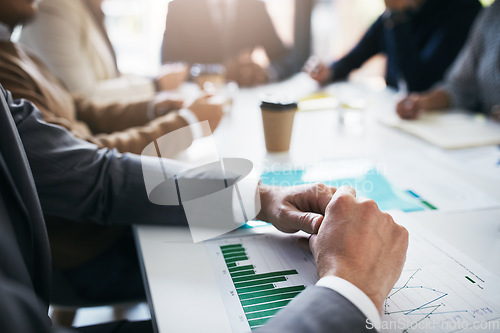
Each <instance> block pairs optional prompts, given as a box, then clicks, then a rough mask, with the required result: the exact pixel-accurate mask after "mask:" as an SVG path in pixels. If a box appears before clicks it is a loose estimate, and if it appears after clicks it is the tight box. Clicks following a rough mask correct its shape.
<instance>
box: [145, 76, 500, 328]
mask: <svg viewBox="0 0 500 333" xmlns="http://www.w3.org/2000/svg"><path fill="white" fill-rule="evenodd" d="M317 89H318V87H317V85H316V83H315V82H313V81H312V80H311V79H309V78H308V77H307V76H306V75H305V74H298V75H296V76H295V77H293V78H291V79H289V80H287V81H285V82H282V83H278V84H271V85H267V86H264V87H259V88H250V89H241V90H240V91H239V92H238V93H237V94H236V96H235V99H234V104H233V108H232V110H231V112H230V113H229V114H228V115H226V116H225V117H224V119H223V121H222V122H221V124H220V125H219V128H218V129H217V130H216V131H215V133H214V137H215V141H216V144H217V150H218V152H219V155H220V156H221V157H243V158H247V159H249V160H251V161H252V162H253V163H254V166H255V167H256V168H258V169H265V168H268V167H269V166H271V165H294V164H297V163H299V164H300V163H305V162H307V163H311V162H318V163H319V162H321V161H327V160H329V159H337V160H338V159H349V158H360V157H365V156H368V157H370V156H377V155H378V154H386V153H391V152H401V151H407V152H414V153H415V156H419V155H418V154H421V153H423V154H426V155H431V156H438V157H443V160H442V167H443V168H445V169H446V170H447V171H448V172H449V173H451V174H453V175H454V176H456V177H458V178H460V179H461V180H464V181H466V182H468V183H469V184H472V185H473V186H474V187H476V188H477V189H480V190H481V191H482V192H484V193H485V194H486V195H488V196H490V197H491V198H493V199H495V200H499V201H500V178H499V177H496V178H495V177H488V176H487V175H486V173H485V174H482V173H481V170H467V168H466V167H464V166H461V165H457V164H456V163H455V164H453V163H448V162H447V161H451V160H449V159H448V155H449V154H450V152H448V151H446V150H443V149H440V148H438V147H435V146H433V145H431V144H429V143H427V142H425V141H423V140H421V139H418V138H416V137H413V136H412V135H409V134H406V133H403V132H401V131H399V130H396V129H391V128H389V127H386V126H384V125H382V124H380V123H379V122H378V121H377V120H376V117H375V115H376V114H377V113H378V112H392V110H394V105H395V101H396V96H395V94H394V93H393V92H391V91H388V90H385V89H384V88H383V87H380V85H376V84H375V85H374V84H367V83H348V84H347V83H342V84H336V85H333V86H331V87H329V88H328V89H329V91H331V92H333V93H334V94H335V95H337V96H338V97H339V98H342V96H346V95H349V96H351V97H354V98H356V97H359V98H361V99H363V101H364V102H365V104H366V107H365V108H364V109H363V111H362V112H361V120H360V119H359V118H356V117H358V116H359V114H356V112H353V113H352V114H350V116H352V119H351V120H352V122H350V120H349V114H348V115H347V116H346V118H345V121H344V124H340V123H339V110H338V108H337V109H325V110H316V111H304V112H298V113H297V114H296V118H295V123H294V128H293V136H292V142H291V147H290V151H289V152H288V153H280V154H269V153H267V152H266V149H265V145H264V135H263V130H262V119H261V115H260V109H259V100H260V96H261V95H262V94H264V93H281V94H286V95H291V96H294V97H296V98H301V97H304V96H307V95H309V94H310V93H312V92H314V91H316V90H317ZM198 153H199V151H198ZM416 158H417V157H416ZM437 161H438V163H441V162H439V161H441V160H440V159H439V158H438V159H437ZM409 176H411V175H409ZM411 215H412V218H413V220H415V221H416V222H418V223H420V224H422V225H424V226H426V227H427V228H428V229H430V230H431V231H432V232H434V233H436V234H438V235H439V236H440V237H441V238H443V239H444V240H445V241H447V242H448V243H450V244H451V245H453V246H455V247H457V248H458V249H460V250H461V251H462V252H464V253H465V254H466V255H467V256H469V257H470V258H471V259H472V260H474V261H475V262H477V263H478V264H480V265H482V266H483V267H485V268H487V269H488V270H490V271H491V272H493V273H494V274H496V275H497V276H500V208H494V209H482V210H477V211H462V212H454V213H451V212H440V211H424V212H415V213H412V214H411ZM135 231H136V240H137V242H138V244H137V245H138V248H139V250H140V256H141V258H142V261H143V262H142V264H143V265H144V268H145V270H144V273H145V276H146V279H147V281H148V293H149V297H150V298H149V302H150V307H151V310H152V311H151V312H152V314H153V315H152V317H153V320H154V321H155V323H156V325H157V328H158V331H159V332H162V333H164V332H168V331H175V327H181V326H178V325H181V323H182V322H185V323H187V324H186V325H187V326H182V327H184V328H188V327H192V328H193V329H196V327H199V328H201V327H205V328H207V326H197V325H199V323H200V322H203V321H206V322H210V321H211V320H212V321H215V320H217V318H218V317H217V315H215V314H214V313H215V312H216V311H221V302H220V297H219V296H218V295H217V294H216V293H214V291H207V290H205V291H203V290H202V289H203V288H202V287H203V285H202V283H203V282H202V281H200V280H199V279H196V277H193V281H178V280H176V279H181V278H182V277H185V273H179V274H175V273H173V272H171V271H168V270H165V269H163V268H162V267H165V265H164V263H165V261H168V260H179V258H178V256H179V255H178V254H165V253H162V251H161V247H159V245H158V244H161V243H162V242H165V241H167V240H169V241H179V242H180V241H181V240H184V241H185V240H186V239H188V238H189V233H188V232H187V230H179V229H178V228H169V227H158V226H138V227H136V228H135ZM192 274H193V276H196V270H193V271H192ZM176 283H184V285H185V284H186V283H192V284H193V288H198V289H200V290H199V292H200V295H203V297H207V298H210V297H214V299H217V301H216V302H214V306H213V309H211V310H210V311H212V313H210V311H208V312H207V313H204V314H197V316H194V317H193V316H191V317H187V316H185V315H183V313H184V312H186V311H188V310H189V307H190V302H191V303H192V302H194V301H195V300H189V299H183V300H181V299H179V301H178V304H179V307H178V308H177V309H172V308H171V307H170V308H169V309H166V308H165V307H164V306H165V304H164V303H163V301H164V299H165V298H166V297H171V296H172V295H169V294H168V293H171V292H172V290H175V287H173V286H175V285H176ZM167 285H168V287H167ZM216 303H217V304H216ZM184 307H185V308H184ZM189 318H191V322H189ZM220 318H222V317H220ZM172 321H173V322H177V323H172ZM190 325H191V326H190ZM207 325H209V324H207ZM208 327H209V326H208ZM186 331H188V330H186Z"/></svg>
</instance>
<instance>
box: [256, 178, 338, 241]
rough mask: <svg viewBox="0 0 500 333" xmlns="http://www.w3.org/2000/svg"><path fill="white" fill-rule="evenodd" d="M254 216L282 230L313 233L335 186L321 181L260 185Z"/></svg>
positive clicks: (321, 219)
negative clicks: (257, 208) (285, 184)
mask: <svg viewBox="0 0 500 333" xmlns="http://www.w3.org/2000/svg"><path fill="white" fill-rule="evenodd" d="M259 191H260V201H261V206H262V209H261V211H260V213H259V215H258V216H257V218H258V219H260V220H263V221H267V222H270V223H272V224H273V225H274V226H275V227H276V228H277V229H279V230H281V231H283V232H290V233H292V232H297V231H299V230H302V231H305V232H307V233H310V234H312V233H316V232H317V231H318V228H319V226H320V225H321V222H322V221H323V215H324V214H325V209H326V206H327V205H328V202H330V199H331V198H332V195H333V194H334V193H335V188H334V187H330V186H326V185H324V184H314V185H300V186H293V187H277V186H260V188H259Z"/></svg>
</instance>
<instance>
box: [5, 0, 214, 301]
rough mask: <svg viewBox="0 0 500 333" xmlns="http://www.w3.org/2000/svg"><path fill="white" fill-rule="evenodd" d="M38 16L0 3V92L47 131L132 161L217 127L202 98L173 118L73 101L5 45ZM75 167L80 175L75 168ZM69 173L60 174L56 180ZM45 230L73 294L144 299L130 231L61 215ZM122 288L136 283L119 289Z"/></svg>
mask: <svg viewBox="0 0 500 333" xmlns="http://www.w3.org/2000/svg"><path fill="white" fill-rule="evenodd" d="M77 1H79V0H77ZM69 2H73V1H69ZM36 11H37V2H36V1H35V0H0V84H1V85H3V87H4V88H6V89H9V90H10V91H11V92H12V95H13V97H14V98H16V99H25V100H29V101H31V102H33V103H34V104H35V105H36V106H37V107H38V109H40V111H41V113H42V115H43V117H44V120H45V121H47V122H48V123H52V124H55V125H60V126H62V127H65V128H66V129H68V130H69V131H70V132H72V134H73V135H74V136H76V137H77V138H79V139H83V140H86V141H88V142H91V143H94V144H96V145H97V147H99V148H116V149H117V150H118V151H120V152H122V153H124V152H133V153H138V154H140V153H141V152H142V150H143V149H144V148H145V147H146V146H147V145H148V144H149V143H151V142H152V141H154V140H156V139H157V138H159V137H161V136H163V135H164V134H166V133H168V132H170V131H173V130H175V129H179V128H182V127H185V126H187V125H188V124H190V123H195V122H197V121H203V120H207V121H208V122H209V124H210V126H211V129H212V130H214V129H215V128H216V127H217V125H218V123H219V121H220V119H221V117H222V106H221V105H219V104H214V103H211V101H210V99H209V97H201V98H199V99H197V100H196V101H194V102H193V103H192V104H191V105H188V106H187V107H186V108H183V109H181V110H180V111H178V112H177V111H174V110H175V109H179V108H181V107H182V101H178V100H169V99H163V100H152V101H142V102H134V103H122V104H109V105H105V106H98V105H95V104H92V103H90V102H89V101H88V100H87V99H84V98H80V97H75V96H74V95H72V94H71V93H70V92H69V91H68V90H67V88H66V87H65V86H64V85H63V84H62V83H61V82H60V81H59V79H58V78H57V77H55V76H54V75H53V74H52V73H51V72H50V70H49V69H48V68H47V67H46V66H45V65H44V64H43V63H42V62H41V61H40V60H39V59H38V58H36V57H35V56H33V55H31V54H30V53H28V52H27V51H25V50H24V48H23V47H22V46H21V45H19V44H18V43H14V42H12V41H11V40H10V37H11V33H12V30H13V29H14V27H16V26H18V25H22V24H24V23H25V22H27V21H29V20H30V19H33V18H34V16H35V15H36ZM48 39H50V37H48ZM46 139H47V140H48V141H51V140H53V142H51V144H52V145H55V146H57V145H61V147H62V146H64V142H57V141H55V140H57V138H46ZM34 140H41V138H35V139H34ZM191 140H192V135H191V136H190V137H186V138H185V140H180V141H179V142H174V143H172V149H173V150H180V149H183V148H186V147H187V146H189V144H190V143H191ZM61 150H63V148H61ZM74 167H75V168H76V169H78V168H79V165H78V163H76V164H75V165H74ZM67 171H68V170H65V169H64V168H62V170H61V175H60V176H61V177H63V176H64V174H65V173H66V172H67ZM109 185H110V186H111V184H109ZM103 199H104V198H103ZM76 218H77V217H76V216H74V219H76ZM47 229H48V234H49V239H50V242H51V251H52V256H53V259H54V260H53V267H54V268H55V269H57V270H59V271H61V272H63V273H64V274H65V275H66V277H67V278H68V282H69V283H70V284H72V285H73V286H74V288H75V289H76V290H77V292H80V293H82V294H83V295H86V296H89V297H94V300H99V301H100V300H102V299H104V300H105V301H109V302H113V301H115V300H123V299H136V298H137V297H139V298H140V297H144V291H143V287H142V284H141V283H140V281H141V273H140V270H139V266H138V263H137V254H136V253H135V246H134V242H133V238H132V235H131V230H130V227H128V226H114V227H109V226H102V225H101V226H99V225H95V224H93V223H76V222H75V221H74V220H73V219H71V215H66V216H65V217H64V218H60V217H57V218H56V217H54V216H47ZM103 271H104V272H108V273H107V274H103V273H102V272H103ZM109 272H113V274H111V273H109ZM124 276H126V279H125V278H124ZM117 281H119V282H120V283H118V282H117ZM127 281H138V282H139V283H132V285H133V286H134V287H125V288H123V286H122V283H123V284H127ZM53 287H54V288H57V287H58V286H57V285H55V286H53Z"/></svg>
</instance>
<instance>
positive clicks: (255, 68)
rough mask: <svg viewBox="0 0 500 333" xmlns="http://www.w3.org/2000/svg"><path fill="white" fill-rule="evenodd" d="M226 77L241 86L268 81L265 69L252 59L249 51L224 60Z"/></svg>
mask: <svg viewBox="0 0 500 333" xmlns="http://www.w3.org/2000/svg"><path fill="white" fill-rule="evenodd" d="M225 65H226V78H227V79H228V80H233V81H236V82H237V83H238V85H239V86H241V87H250V86H256V85H261V84H265V83H267V82H268V81H269V77H268V73H267V70H266V69H265V68H264V67H262V66H261V65H259V64H257V63H255V62H254V61H253V60H252V57H251V54H250V53H245V52H244V53H242V54H241V55H238V56H236V57H234V58H233V59H231V60H229V61H227V62H226V64H225Z"/></svg>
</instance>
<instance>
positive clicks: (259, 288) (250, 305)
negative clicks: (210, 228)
mask: <svg viewBox="0 0 500 333" xmlns="http://www.w3.org/2000/svg"><path fill="white" fill-rule="evenodd" d="M220 249H221V252H222V256H223V257H224V261H225V262H226V265H227V268H228V271H229V274H230V275H231V279H232V281H233V284H234V287H235V288H236V292H237V294H238V297H239V299H240V302H241V305H242V307H243V310H244V312H245V315H246V317H247V320H248V324H249V325H250V328H251V329H252V330H254V329H256V328H258V327H260V326H262V325H264V324H265V323H266V322H267V321H268V320H269V319H270V318H272V317H273V316H274V315H275V314H276V312H278V311H279V310H280V309H282V308H283V307H285V306H286V305H287V304H288V303H289V302H290V301H291V300H292V299H293V298H294V297H295V296H297V295H298V294H299V293H300V292H301V291H302V290H304V289H305V286H303V285H298V286H288V287H278V286H277V285H276V283H279V282H285V281H288V276H290V275H296V274H298V272H297V271H296V270H294V269H292V270H284V271H277V272H268V273H257V272H256V269H255V267H254V265H251V264H248V262H249V261H250V262H251V258H249V257H248V254H247V252H246V250H245V248H244V247H243V245H242V244H231V245H221V246H220ZM240 262H242V263H241V265H240Z"/></svg>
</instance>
